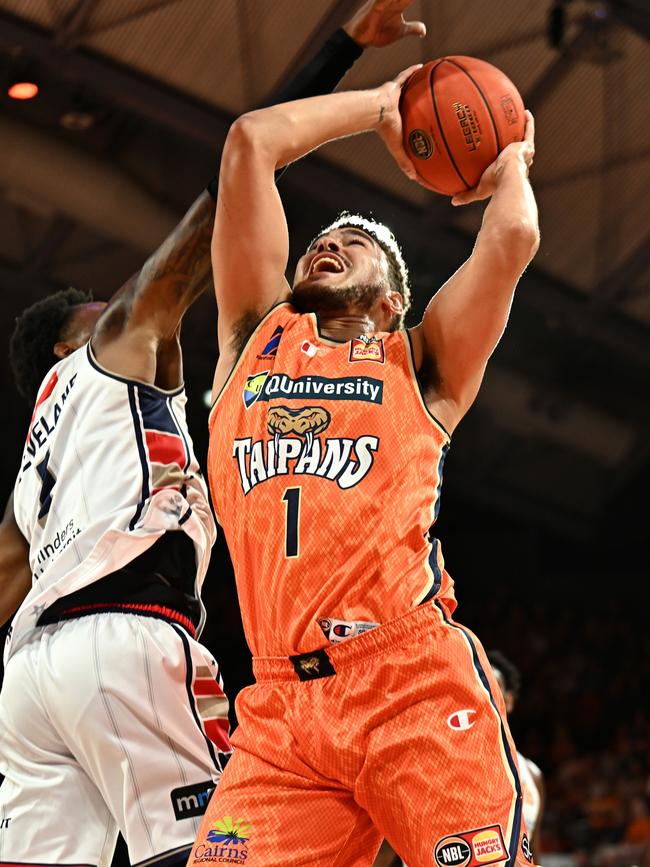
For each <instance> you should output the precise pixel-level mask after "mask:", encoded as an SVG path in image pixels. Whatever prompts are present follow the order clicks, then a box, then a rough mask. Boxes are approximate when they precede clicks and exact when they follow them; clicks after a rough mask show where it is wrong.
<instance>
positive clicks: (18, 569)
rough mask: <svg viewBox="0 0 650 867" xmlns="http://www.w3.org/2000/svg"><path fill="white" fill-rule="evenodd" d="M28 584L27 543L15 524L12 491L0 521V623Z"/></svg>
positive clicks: (29, 585) (30, 574) (21, 597)
mask: <svg viewBox="0 0 650 867" xmlns="http://www.w3.org/2000/svg"><path fill="white" fill-rule="evenodd" d="M31 586H32V570H31V568H30V566H29V545H28V544H27V540H26V539H25V537H24V536H23V534H22V533H21V532H20V530H19V528H18V524H17V523H16V519H15V517H14V497H13V494H12V495H11V497H10V498H9V502H8V503H7V508H6V509H5V513H4V517H3V518H2V521H0V626H2V625H3V624H4V623H6V622H7V620H9V618H10V617H11V615H12V614H13V613H14V611H15V610H16V609H17V608H18V606H19V605H20V603H21V602H22V601H23V599H24V598H25V596H27V594H28V593H29V590H30V588H31Z"/></svg>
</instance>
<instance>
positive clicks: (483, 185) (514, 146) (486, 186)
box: [451, 110, 535, 205]
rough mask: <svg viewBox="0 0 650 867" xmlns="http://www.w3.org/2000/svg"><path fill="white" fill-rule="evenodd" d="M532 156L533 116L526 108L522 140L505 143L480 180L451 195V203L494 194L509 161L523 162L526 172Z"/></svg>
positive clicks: (533, 143)
mask: <svg viewBox="0 0 650 867" xmlns="http://www.w3.org/2000/svg"><path fill="white" fill-rule="evenodd" d="M534 156H535V118H534V117H533V115H532V113H531V112H530V111H528V110H526V128H525V130H524V139H523V141H515V142H512V143H511V144H509V145H507V146H506V147H505V148H504V149H503V150H502V151H501V153H500V154H499V156H498V157H497V158H496V159H495V161H494V162H493V163H492V164H491V165H489V166H488V167H487V168H486V170H485V171H484V172H483V174H482V175H481V179H480V181H479V182H478V184H477V185H476V186H475V187H474V188H473V189H471V190H466V191H465V192H463V193H457V194H456V195H455V196H453V197H452V200H451V203H452V205H469V204H471V203H472V202H480V201H481V200H482V199H489V198H490V196H492V195H494V193H495V191H496V189H497V187H498V186H499V179H500V177H501V176H502V175H503V170H504V168H505V166H506V165H507V164H508V163H509V162H512V161H514V162H518V163H523V165H524V166H525V167H526V174H528V170H529V169H530V167H531V166H532V164H533V158H534Z"/></svg>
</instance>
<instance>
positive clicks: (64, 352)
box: [53, 340, 76, 358]
mask: <svg viewBox="0 0 650 867" xmlns="http://www.w3.org/2000/svg"><path fill="white" fill-rule="evenodd" d="M75 349H76V347H75V346H71V345H70V344H69V343H68V341H67V340H59V341H58V342H57V343H55V344H54V349H53V352H54V354H55V355H56V357H57V358H67V357H68V355H70V353H71V352H74V350H75Z"/></svg>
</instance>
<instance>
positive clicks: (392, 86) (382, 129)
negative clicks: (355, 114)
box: [376, 63, 422, 181]
mask: <svg viewBox="0 0 650 867" xmlns="http://www.w3.org/2000/svg"><path fill="white" fill-rule="evenodd" d="M421 68H422V64H421V63H416V64H415V65H414V66H409V68H408V69H405V70H404V71H403V72H400V74H399V75H398V76H397V77H396V78H394V79H393V80H392V81H387V82H386V83H385V84H382V86H381V87H380V88H379V93H380V94H381V116H380V119H379V120H378V123H377V126H376V130H377V132H378V134H379V136H380V138H381V139H382V141H383V142H384V144H385V145H386V147H387V148H388V150H389V151H390V153H391V154H392V156H393V158H394V160H395V162H396V163H397V165H398V166H399V167H400V169H401V170H402V171H403V172H404V174H405V175H406V176H407V177H408V178H410V180H412V181H417V179H418V176H417V172H416V171H415V168H414V166H413V163H412V162H411V160H410V159H409V156H408V154H407V153H406V151H405V150H404V144H403V141H402V138H403V133H402V116H401V114H400V111H399V101H400V96H401V94H402V88H403V87H404V85H405V84H406V82H407V81H408V80H409V78H410V77H411V76H412V75H413V73H414V72H417V70H418V69H421Z"/></svg>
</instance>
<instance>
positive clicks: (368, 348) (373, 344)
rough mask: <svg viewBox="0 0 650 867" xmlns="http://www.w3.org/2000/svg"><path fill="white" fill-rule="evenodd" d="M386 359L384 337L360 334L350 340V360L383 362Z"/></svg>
mask: <svg viewBox="0 0 650 867" xmlns="http://www.w3.org/2000/svg"><path fill="white" fill-rule="evenodd" d="M384 360H385V356H384V339H383V337H372V336H369V335H367V334H360V335H359V337H353V338H352V340H351V341H350V361H377V362H379V364H383V363H384Z"/></svg>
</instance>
